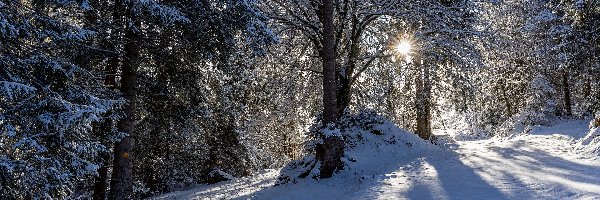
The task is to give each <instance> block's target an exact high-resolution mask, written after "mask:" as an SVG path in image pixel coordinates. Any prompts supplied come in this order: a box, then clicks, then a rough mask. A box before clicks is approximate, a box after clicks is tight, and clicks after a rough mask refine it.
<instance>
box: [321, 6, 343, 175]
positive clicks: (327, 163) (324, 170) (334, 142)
mask: <svg viewBox="0 0 600 200" xmlns="http://www.w3.org/2000/svg"><path fill="white" fill-rule="evenodd" d="M333 9H334V4H333V0H323V4H322V5H321V6H320V7H319V20H320V21H321V24H322V27H323V30H322V31H323V37H321V45H323V49H322V50H321V52H320V55H321V60H322V63H323V124H324V125H325V127H323V129H324V130H323V132H324V134H325V136H324V137H325V138H324V141H323V146H322V149H321V151H322V152H317V155H318V156H317V157H321V161H322V163H321V169H320V171H321V174H320V176H321V178H329V177H331V176H332V175H333V172H334V171H335V170H337V169H341V168H343V163H342V161H341V160H340V159H341V158H342V156H343V155H344V141H343V140H342V136H341V135H339V134H331V135H329V134H327V133H336V132H337V133H339V130H337V127H336V122H337V118H338V116H337V115H338V110H337V108H338V107H337V106H338V103H337V99H336V98H337V96H336V95H337V87H338V86H337V84H336V82H337V81H336V66H335V60H336V50H335V34H334V23H333V15H334V11H333ZM319 154H320V156H319Z"/></svg>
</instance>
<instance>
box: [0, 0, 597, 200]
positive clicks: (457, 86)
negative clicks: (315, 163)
mask: <svg viewBox="0 0 600 200" xmlns="http://www.w3.org/2000/svg"><path fill="white" fill-rule="evenodd" d="M599 27H600V2H599V1H594V0H585V1H584V0H577V1H575V0H534V1H530V0H516V1H510V2H503V1H471V0H467V1H452V0H431V1H421V0H391V1H389V0H386V1H384V0H364V1H342V0H322V1H321V0H184V1H174V0H109V1H94V0H72V1H69V0H66V1H62V0H61V1H51V0H47V1H43V0H0V152H1V153H0V196H2V197H3V198H7V199H50V198H53V199H89V198H93V199H107V198H108V199H139V198H146V197H151V196H154V195H157V194H161V193H166V192H170V191H174V190H178V189H183V188H186V187H189V186H192V185H195V184H201V183H215V182H218V181H222V180H225V179H227V177H228V176H229V175H232V176H234V177H242V176H248V175H251V174H252V173H253V172H255V171H256V170H259V169H266V168H278V167H282V166H284V165H285V164H286V163H287V162H289V161H291V160H294V159H299V158H301V157H302V156H304V155H306V154H316V159H318V160H319V161H320V162H321V165H320V166H321V167H320V169H319V170H320V172H321V173H320V176H321V178H327V177H330V176H332V175H335V174H333V172H334V171H335V170H340V169H342V166H343V163H342V161H341V160H340V157H342V156H343V151H344V137H343V136H342V135H340V134H338V133H339V129H340V128H344V127H347V125H346V124H343V123H349V122H348V120H347V119H350V118H351V119H358V118H360V116H365V115H361V114H363V113H373V112H376V113H378V114H377V115H381V116H383V117H385V118H387V119H390V120H392V121H393V122H395V123H396V124H398V125H399V126H401V127H403V128H405V129H407V130H411V131H414V132H415V133H416V134H418V135H419V136H420V137H421V138H423V139H432V130H434V129H442V128H444V127H445V126H454V127H456V128H457V129H463V130H464V132H465V134H466V136H468V137H471V136H473V137H477V136H492V135H496V134H504V133H507V132H511V131H522V130H518V129H519V127H522V125H537V124H545V123H548V121H549V120H551V119H553V118H558V117H569V118H583V117H588V116H591V115H592V114H593V113H594V112H596V111H599V110H600V81H599V80H600V57H599V56H598V55H600V29H599ZM404 45H406V46H405V47H404V48H408V47H410V49H398V48H400V47H401V46H404ZM348 116H352V117H348ZM448 116H450V117H448ZM456 119H461V120H456ZM457 121H460V122H466V123H462V124H459V123H457ZM314 127H318V128H317V131H314V130H313V129H314ZM315 133H316V134H315ZM321 139H322V140H321ZM309 141H311V142H315V141H316V143H318V145H317V146H316V147H315V148H314V149H313V148H305V144H307V142H309ZM320 141H322V143H321V142H320ZM309 170H312V169H309Z"/></svg>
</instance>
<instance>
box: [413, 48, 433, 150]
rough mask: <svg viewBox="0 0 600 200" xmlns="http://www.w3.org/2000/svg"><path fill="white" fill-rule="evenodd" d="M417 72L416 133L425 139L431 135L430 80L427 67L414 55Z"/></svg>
mask: <svg viewBox="0 0 600 200" xmlns="http://www.w3.org/2000/svg"><path fill="white" fill-rule="evenodd" d="M413 63H415V68H416V69H417V71H418V73H417V76H416V80H415V84H416V97H417V100H416V111H417V130H416V132H417V135H418V136H419V137H420V138H422V139H425V140H428V139H429V138H430V137H431V108H430V107H431V105H430V104H431V103H430V93H431V80H429V69H427V67H423V66H422V64H421V59H420V58H418V57H415V60H414V61H413Z"/></svg>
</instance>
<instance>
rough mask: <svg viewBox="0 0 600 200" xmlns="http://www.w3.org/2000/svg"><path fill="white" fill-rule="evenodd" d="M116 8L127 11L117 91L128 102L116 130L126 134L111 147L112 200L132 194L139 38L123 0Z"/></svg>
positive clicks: (129, 196) (131, 15) (132, 18)
mask: <svg viewBox="0 0 600 200" xmlns="http://www.w3.org/2000/svg"><path fill="white" fill-rule="evenodd" d="M116 5H117V6H122V8H120V9H123V8H125V7H126V8H128V9H129V10H128V11H127V12H126V13H125V16H126V22H133V23H126V24H128V25H127V26H126V31H125V38H124V41H125V46H124V51H125V56H124V57H123V62H122V66H121V86H120V88H119V89H120V91H121V93H122V95H123V97H124V98H125V100H127V103H126V104H125V105H124V106H123V114H124V115H125V116H124V118H123V119H121V120H120V121H119V122H118V123H117V128H118V129H119V131H121V132H124V133H127V134H129V135H128V136H127V137H125V138H123V139H122V140H121V141H119V142H117V143H116V144H115V146H114V159H113V173H112V179H111V183H110V187H111V199H116V200H121V199H131V198H133V197H132V194H133V163H132V158H133V155H132V150H133V141H132V137H131V135H132V134H133V131H134V129H135V128H134V125H135V124H134V123H135V119H136V117H135V101H136V84H137V69H138V65H139V56H140V55H139V54H140V49H139V45H140V44H139V40H140V36H139V35H138V33H136V32H135V30H134V28H133V27H130V26H132V25H131V24H136V23H135V19H134V15H133V13H131V12H132V11H131V9H132V8H131V7H130V6H127V3H126V2H125V1H119V2H118V3H117V4H116Z"/></svg>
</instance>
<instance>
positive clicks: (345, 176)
mask: <svg viewBox="0 0 600 200" xmlns="http://www.w3.org/2000/svg"><path fill="white" fill-rule="evenodd" d="M586 127H587V123H586V122H583V123H581V122H580V121H557V122H556V124H555V125H554V126H553V127H533V128H532V130H531V131H529V133H528V134H523V135H518V136H514V137H513V138H510V139H500V138H494V139H490V140H483V141H465V142H458V148H457V149H455V150H453V151H450V150H445V149H442V148H438V147H435V146H431V145H427V144H426V143H419V142H418V141H417V140H418V139H416V138H415V137H413V135H410V134H407V133H405V132H404V131H402V130H400V129H394V127H391V126H386V127H384V128H392V129H394V130H390V131H389V132H392V133H394V134H384V135H382V136H378V135H367V137H368V138H366V139H365V140H364V141H365V142H364V144H357V146H356V147H355V148H353V149H351V150H349V151H348V154H349V156H350V157H352V158H354V159H356V162H353V163H349V164H348V166H347V168H346V170H344V172H342V173H341V174H337V175H336V176H334V177H333V178H331V179H327V180H319V181H317V180H313V179H303V180H300V181H298V183H297V184H287V185H283V186H277V187H271V186H272V185H273V184H274V183H275V180H276V178H277V176H278V175H279V170H267V171H264V172H262V173H259V174H258V175H256V176H253V177H247V178H240V179H236V180H232V181H228V182H223V183H219V184H214V185H202V186H198V187H197V188H194V189H191V190H187V191H181V192H174V193H170V194H166V195H163V196H160V197H157V198H156V199H248V198H251V199H600V178H599V177H600V160H598V159H595V158H594V157H592V156H586V155H578V154H576V153H573V152H574V151H572V149H573V147H574V146H575V145H576V144H577V139H579V138H580V137H582V136H583V135H585V132H586ZM581 131H583V133H581ZM392 136H394V137H400V138H394V139H393V140H394V141H396V142H395V143H394V142H385V141H391V140H390V138H389V137H392ZM407 142H408V143H414V144H411V145H407V144H406V143H407Z"/></svg>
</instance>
